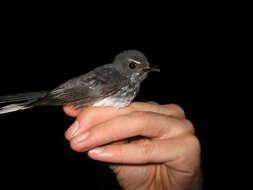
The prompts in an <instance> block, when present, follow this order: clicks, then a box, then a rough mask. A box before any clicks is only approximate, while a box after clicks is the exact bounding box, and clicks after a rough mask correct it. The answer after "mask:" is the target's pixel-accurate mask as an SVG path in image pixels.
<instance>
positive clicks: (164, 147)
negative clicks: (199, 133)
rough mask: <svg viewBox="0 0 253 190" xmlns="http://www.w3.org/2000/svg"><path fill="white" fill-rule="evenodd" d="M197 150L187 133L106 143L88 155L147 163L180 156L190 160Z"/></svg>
mask: <svg viewBox="0 0 253 190" xmlns="http://www.w3.org/2000/svg"><path fill="white" fill-rule="evenodd" d="M199 152H200V147H199V143H198V140H197V138H196V137H194V136H193V135H187V136H180V137H178V138H173V139H166V140H145V141H142V143H134V144H132V143H130V144H121V145H114V144H113V145H106V146H103V147H98V148H95V149H92V150H90V151H89V152H88V155H89V157H91V158H92V159H95V160H100V161H104V162H112V163H121V164H147V163H165V162H168V163H170V162H171V163H172V162H174V161H175V160H177V159H182V158H185V159H189V160H191V159H193V158H192V157H194V158H196V155H192V154H193V153H194V154H199ZM191 161H193V160H191ZM178 162H179V161H178ZM174 164H175V163H174ZM178 164H179V163H178Z"/></svg>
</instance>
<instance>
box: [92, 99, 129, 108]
mask: <svg viewBox="0 0 253 190" xmlns="http://www.w3.org/2000/svg"><path fill="white" fill-rule="evenodd" d="M130 102H131V100H129V99H126V98H120V97H107V98H105V99H103V100H100V101H97V102H95V103H94V104H93V105H92V106H95V107H100V106H111V107H115V108H122V107H125V106H128V105H129V104H130Z"/></svg>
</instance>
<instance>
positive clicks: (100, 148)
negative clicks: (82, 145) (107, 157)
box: [89, 147, 104, 154]
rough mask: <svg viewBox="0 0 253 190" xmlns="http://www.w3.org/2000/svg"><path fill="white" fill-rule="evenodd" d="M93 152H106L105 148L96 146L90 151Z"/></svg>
mask: <svg viewBox="0 0 253 190" xmlns="http://www.w3.org/2000/svg"><path fill="white" fill-rule="evenodd" d="M89 152H90V153H91V154H100V153H102V152H104V148H102V147H99V148H94V149H92V150H90V151H89Z"/></svg>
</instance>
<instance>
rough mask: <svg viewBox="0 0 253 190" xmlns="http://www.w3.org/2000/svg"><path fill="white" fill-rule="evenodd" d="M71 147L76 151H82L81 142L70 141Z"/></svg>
mask: <svg viewBox="0 0 253 190" xmlns="http://www.w3.org/2000/svg"><path fill="white" fill-rule="evenodd" d="M70 147H71V149H73V150H74V151H76V152H82V147H81V146H80V144H78V143H75V142H74V141H70Z"/></svg>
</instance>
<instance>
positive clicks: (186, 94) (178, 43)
mask: <svg viewBox="0 0 253 190" xmlns="http://www.w3.org/2000/svg"><path fill="white" fill-rule="evenodd" d="M122 14H123V13H122ZM43 15H45V14H43ZM43 15H41V16H40V17H36V18H34V17H33V16H32V15H30V14H28V15H27V14H26V13H22V14H21V15H15V16H14V17H13V18H11V16H9V17H8V19H10V20H7V19H4V25H3V31H4V35H2V37H1V39H2V42H3V43H2V45H1V46H2V53H1V60H0V64H1V67H0V71H1V75H0V85H1V88H0V95H4V94H15V93H19V92H28V91H40V90H50V89H52V88H54V87H55V86H57V85H59V84H60V83H62V82H64V81H66V80H67V79H70V78H72V77H74V76H77V75H79V74H83V73H85V72H88V71H89V70H91V69H93V68H95V67H97V66H99V65H101V64H106V63H109V62H111V61H112V60H113V57H114V56H115V55H116V54H117V53H119V52H121V51H122V50H126V49H138V50H140V51H143V52H144V53H145V54H146V55H147V57H148V59H149V60H150V62H151V63H154V64H157V65H159V67H160V70H161V72H160V73H152V74H150V76H149V78H148V79H147V80H146V81H145V82H144V83H143V85H142V88H141V91H140V93H139V95H138V97H137V98H136V100H139V101H150V100H152V101H157V102H159V103H161V104H166V103H176V104H179V105H180V106H182V107H183V108H184V109H185V111H186V114H187V117H188V118H189V119H190V120H192V122H193V123H194V125H195V127H196V135H197V136H198V138H199V139H200V142H201V146H202V166H203V176H204V189H229V188H235V189H246V187H247V185H249V177H250V176H249V173H250V169H249V168H250V161H251V159H250V157H249V155H250V153H251V152H252V147H251V146H250V138H249V134H250V133H249V131H250V128H251V127H252V126H251V125H250V123H249V122H248V120H249V118H250V116H251V114H250V113H251V106H250V99H251V97H252V96H251V95H250V89H251V88H252V82H251V81H250V75H251V74H252V70H251V69H250V64H252V44H251V42H252V41H251V37H250V35H249V34H250V31H249V23H248V21H247V20H246V19H243V18H246V17H247V16H245V17H243V16H242V19H238V17H236V16H235V17H232V16H231V15H230V16H229V17H227V16H226V15H225V16H224V17H217V18H214V17H213V16H212V15H211V16H210V17H208V18H207V19H206V18H205V19H203V20H201V17H202V16H200V15H199V16H197V18H198V20H196V17H189V15H184V16H182V17H180V16H179V15H180V14H179V13H178V14H177V15H173V14H168V15H167V14H163V15H156V16H153V15H152V14H151V13H150V14H149V15H142V16H140V15H138V14H136V15H132V14H130V15H131V16H127V18H125V17H124V18H122V17H121V16H122V15H117V16H116V15H114V16H112V17H110V18H104V15H103V14H101V15H99V14H97V16H94V15H96V13H93V15H92V16H91V15H88V16H87V15H83V14H82V13H80V14H77V15H72V17H70V15H67V16H65V15H64V14H59V15H55V16H54V17H51V18H48V19H45V18H44V17H43ZM77 18H79V19H77ZM72 122H73V119H72V118H69V117H67V116H66V115H64V113H63V111H62V108H61V107H43V108H35V109H32V110H25V111H22V112H16V113H10V114H6V115H1V117H0V125H1V134H2V135H1V136H2V138H1V139H2V144H1V146H2V147H3V148H2V152H1V155H3V156H4V157H5V158H6V159H7V160H8V162H2V165H3V167H2V168H4V166H5V168H6V167H7V170H3V169H2V170H1V171H2V172H3V173H4V175H5V176H7V179H8V180H11V181H12V183H11V184H15V185H18V186H19V187H25V188H33V189H37V188H38V187H41V188H43V189H51V188H52V187H54V188H58V187H60V186H64V187H69V188H72V189H74V188H76V187H79V188H80V187H82V189H118V188H119V187H118V186H117V182H116V180H115V178H114V175H113V174H112V172H111V171H110V170H109V169H108V168H107V166H106V164H105V163H100V162H96V161H93V160H90V159H89V158H87V156H86V155H85V154H80V153H76V152H73V151H72V150H71V149H70V147H69V144H68V142H67V141H66V140H65V139H64V135H63V134H64V132H65V130H66V129H67V128H68V126H69V125H70V124H71V123H72ZM7 173H8V175H7ZM2 180H5V179H2ZM247 188H248V187H247Z"/></svg>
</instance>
